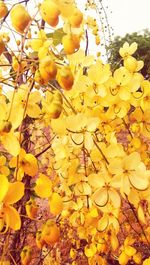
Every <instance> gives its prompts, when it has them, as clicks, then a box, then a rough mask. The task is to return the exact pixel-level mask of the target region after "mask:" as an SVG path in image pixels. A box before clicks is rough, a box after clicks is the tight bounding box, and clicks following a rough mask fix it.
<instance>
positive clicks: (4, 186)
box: [0, 175, 9, 202]
mask: <svg viewBox="0 0 150 265" xmlns="http://www.w3.org/2000/svg"><path fill="white" fill-rule="evenodd" d="M8 188H9V182H8V179H7V177H6V176H4V175H0V202H2V201H3V199H4V197H5V196H6V194H7V191H8Z"/></svg>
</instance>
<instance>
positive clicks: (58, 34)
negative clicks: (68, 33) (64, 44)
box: [46, 28, 65, 46]
mask: <svg viewBox="0 0 150 265" xmlns="http://www.w3.org/2000/svg"><path fill="white" fill-rule="evenodd" d="M64 35H65V33H64V31H63V28H59V29H56V30H55V31H54V32H52V33H47V34H46V36H47V38H52V39H53V43H54V45H55V46H57V45H58V44H60V43H61V40H62V37H63V36H64Z"/></svg>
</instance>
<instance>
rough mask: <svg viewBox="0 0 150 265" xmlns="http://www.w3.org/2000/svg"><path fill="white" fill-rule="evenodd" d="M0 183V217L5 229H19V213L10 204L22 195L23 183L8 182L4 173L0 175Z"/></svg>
mask: <svg viewBox="0 0 150 265" xmlns="http://www.w3.org/2000/svg"><path fill="white" fill-rule="evenodd" d="M0 183H1V185H0V218H1V219H2V220H3V221H4V224H6V228H5V231H7V229H8V228H9V227H10V228H12V229H13V230H19V229H20V227H21V219H20V215H19V213H18V212H17V210H16V209H15V208H14V207H13V206H12V204H14V203H16V202H17V201H19V200H20V199H21V198H22V197H23V195H24V184H23V183H22V182H19V181H16V182H13V183H10V182H9V181H8V179H7V177H6V176H4V175H0ZM2 229H3V226H2V227H1V230H2Z"/></svg>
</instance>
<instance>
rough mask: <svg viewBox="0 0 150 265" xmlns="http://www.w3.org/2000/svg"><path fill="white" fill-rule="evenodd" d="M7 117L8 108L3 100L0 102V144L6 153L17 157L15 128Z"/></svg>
mask: <svg viewBox="0 0 150 265" xmlns="http://www.w3.org/2000/svg"><path fill="white" fill-rule="evenodd" d="M17 112H18V111H17ZM7 116H8V106H7V104H6V102H5V101H4V100H3V101H1V102H0V142H1V143H2V144H3V146H4V148H5V149H6V150H7V151H8V153H10V154H11V155H14V156H17V155H18V154H19V151H20V144H19V141H18V139H17V137H16V136H15V134H14V131H13V130H14V129H16V128H15V127H14V124H12V123H11V121H10V120H9V121H8V120H7V118H8V117H7ZM15 119H16V114H15ZM19 125H20V124H19Z"/></svg>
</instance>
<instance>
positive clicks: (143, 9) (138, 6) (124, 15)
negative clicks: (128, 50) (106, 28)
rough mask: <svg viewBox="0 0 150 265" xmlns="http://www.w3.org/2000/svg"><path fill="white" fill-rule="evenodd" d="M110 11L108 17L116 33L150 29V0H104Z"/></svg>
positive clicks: (122, 33) (122, 34)
mask: <svg viewBox="0 0 150 265" xmlns="http://www.w3.org/2000/svg"><path fill="white" fill-rule="evenodd" d="M103 3H105V4H107V5H108V7H109V11H110V10H111V11H112V14H109V16H108V19H109V21H110V22H111V25H112V27H113V29H114V34H115V35H121V36H124V35H125V34H126V33H132V32H135V31H140V30H143V29H144V28H149V29H150V0H103Z"/></svg>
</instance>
